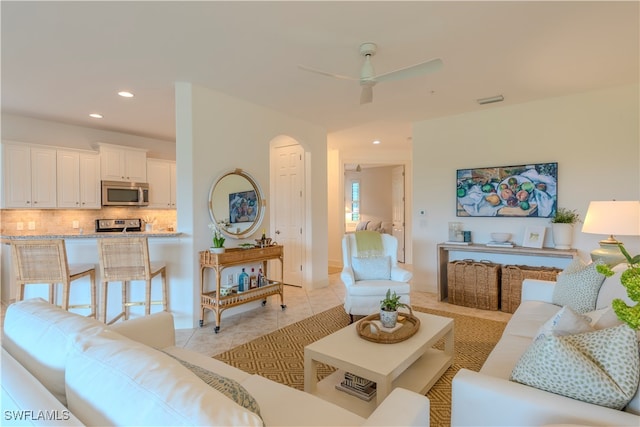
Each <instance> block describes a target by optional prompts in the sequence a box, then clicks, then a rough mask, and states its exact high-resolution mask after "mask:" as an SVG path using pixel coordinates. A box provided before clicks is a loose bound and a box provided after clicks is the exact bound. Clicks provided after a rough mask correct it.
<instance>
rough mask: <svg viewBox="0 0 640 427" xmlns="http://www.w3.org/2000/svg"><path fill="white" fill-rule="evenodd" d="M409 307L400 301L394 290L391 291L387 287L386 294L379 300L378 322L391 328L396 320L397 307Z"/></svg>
mask: <svg viewBox="0 0 640 427" xmlns="http://www.w3.org/2000/svg"><path fill="white" fill-rule="evenodd" d="M400 307H409V306H408V305H407V304H405V303H403V302H400V297H399V296H398V295H396V293H395V291H394V292H393V294H392V293H391V289H387V295H386V296H385V298H384V299H383V300H382V301H380V323H382V326H384V327H385V328H393V327H394V326H396V322H397V321H398V308H400Z"/></svg>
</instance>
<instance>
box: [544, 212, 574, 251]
mask: <svg viewBox="0 0 640 427" xmlns="http://www.w3.org/2000/svg"><path fill="white" fill-rule="evenodd" d="M576 222H580V214H579V213H578V212H576V210H575V209H573V210H569V209H567V208H558V210H557V211H556V214H555V216H554V217H553V218H551V230H553V245H554V246H555V248H556V249H571V243H572V242H573V224H575V223H576Z"/></svg>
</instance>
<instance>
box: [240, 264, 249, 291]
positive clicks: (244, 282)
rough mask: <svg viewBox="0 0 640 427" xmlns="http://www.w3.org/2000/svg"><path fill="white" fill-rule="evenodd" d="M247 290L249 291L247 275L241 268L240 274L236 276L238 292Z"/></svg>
mask: <svg viewBox="0 0 640 427" xmlns="http://www.w3.org/2000/svg"><path fill="white" fill-rule="evenodd" d="M247 290H249V275H248V274H247V272H246V271H244V267H242V273H240V276H238V292H244V291H247Z"/></svg>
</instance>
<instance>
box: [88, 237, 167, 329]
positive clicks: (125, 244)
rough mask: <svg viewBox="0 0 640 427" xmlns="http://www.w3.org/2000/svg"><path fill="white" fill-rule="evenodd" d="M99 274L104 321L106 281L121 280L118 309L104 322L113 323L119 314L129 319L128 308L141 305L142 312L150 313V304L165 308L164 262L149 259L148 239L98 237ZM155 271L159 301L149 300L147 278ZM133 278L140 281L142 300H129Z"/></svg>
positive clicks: (103, 318) (149, 284)
mask: <svg viewBox="0 0 640 427" xmlns="http://www.w3.org/2000/svg"><path fill="white" fill-rule="evenodd" d="M98 256H99V259H100V276H102V295H101V302H100V303H101V307H100V310H101V313H100V315H101V319H100V320H102V322H104V323H107V288H108V286H109V282H122V311H121V312H120V314H118V315H117V316H116V317H114V318H113V319H112V320H110V321H109V322H108V324H109V325H110V324H112V323H115V322H116V321H117V320H118V319H120V318H121V317H124V320H128V319H129V307H131V306H139V305H144V306H145V315H147V316H148V315H149V314H151V305H152V304H162V310H163V311H167V309H168V308H167V307H168V304H169V301H168V294H167V270H166V266H165V264H164V263H151V262H150V261H149V242H148V240H147V238H146V237H113V238H107V237H105V238H100V239H98ZM158 274H160V275H161V277H162V300H160V301H151V280H152V279H153V278H154V277H155V276H157V275H158ZM134 280H144V281H145V282H146V287H145V300H144V301H129V291H130V290H129V286H130V282H131V281H134Z"/></svg>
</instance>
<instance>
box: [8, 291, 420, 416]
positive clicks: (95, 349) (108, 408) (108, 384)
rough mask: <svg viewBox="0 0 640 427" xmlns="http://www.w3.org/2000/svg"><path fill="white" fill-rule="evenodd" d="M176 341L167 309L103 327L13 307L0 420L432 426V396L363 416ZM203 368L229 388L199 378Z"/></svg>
mask: <svg viewBox="0 0 640 427" xmlns="http://www.w3.org/2000/svg"><path fill="white" fill-rule="evenodd" d="M174 341H175V331H174V324H173V317H172V315H171V314H169V313H158V314H154V315H151V316H147V317H143V318H138V319H134V320H129V321H126V322H122V323H119V324H116V325H113V326H110V327H107V326H105V325H104V324H102V323H100V322H98V321H95V320H93V319H89V318H85V317H81V316H79V315H76V314H73V313H68V312H66V311H63V310H60V309H59V308H57V307H55V306H52V305H50V304H49V303H47V302H46V301H44V300H41V299H32V300H26V301H21V302H19V303H16V304H12V305H11V306H9V307H8V309H7V313H6V316H5V320H4V335H3V339H2V404H1V406H2V417H3V418H2V422H1V424H2V425H5V426H6V425H42V426H45V425H46V426H57V425H65V426H68V425H74V426H75V425H96V426H97V425H99V426H109V425H137V426H143V425H149V426H160V425H172V426H177V425H206V426H252V425H257V426H262V425H266V426H312V425H313V426H358V425H363V426H386V425H405V426H424V425H429V400H428V399H427V398H426V397H425V396H422V395H419V394H416V393H413V392H411V391H408V390H405V389H395V390H394V391H393V392H392V393H391V395H389V396H388V397H387V399H386V400H385V401H384V402H383V403H382V404H381V405H380V406H379V407H378V408H377V409H376V410H375V411H374V413H373V414H372V415H371V416H370V417H369V418H368V419H364V418H362V417H360V416H358V415H356V414H353V413H351V412H349V411H347V410H346V409H343V408H340V407H338V406H336V405H334V404H331V403H329V402H326V401H324V400H322V399H320V398H318V397H315V396H312V395H310V394H307V393H304V392H302V391H299V390H295V389H293V388H291V387H287V386H284V385H282V384H279V383H276V382H273V381H270V380H268V379H266V378H264V377H261V376H259V375H251V374H248V373H246V372H243V371H241V370H239V369H236V368H234V367H231V366H229V365H227V364H225V363H223V362H220V361H218V360H215V359H213V358H209V357H206V356H204V355H202V354H199V353H195V352H192V351H189V350H185V349H183V348H179V347H176V346H175V342H174ZM176 358H177V359H180V360H182V362H181V361H179V360H177V359H176ZM194 367H195V368H197V369H195V368H194ZM202 368H204V370H206V371H205V372H209V371H210V372H214V373H215V374H212V376H213V377H214V380H215V382H216V384H218V385H223V386H224V387H225V391H226V393H223V392H220V391H218V390H217V389H214V388H213V387H211V386H209V385H208V384H207V383H205V381H203V380H202V379H201V378H202V377H201V376H200V377H199V376H198V375H196V373H195V372H199V373H200V374H202V372H203V369H202ZM209 379H211V378H209ZM238 402H239V403H238ZM256 403H257V406H258V407H259V415H257V414H256V412H255V409H256V408H255V406H256ZM247 408H249V409H247Z"/></svg>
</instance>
